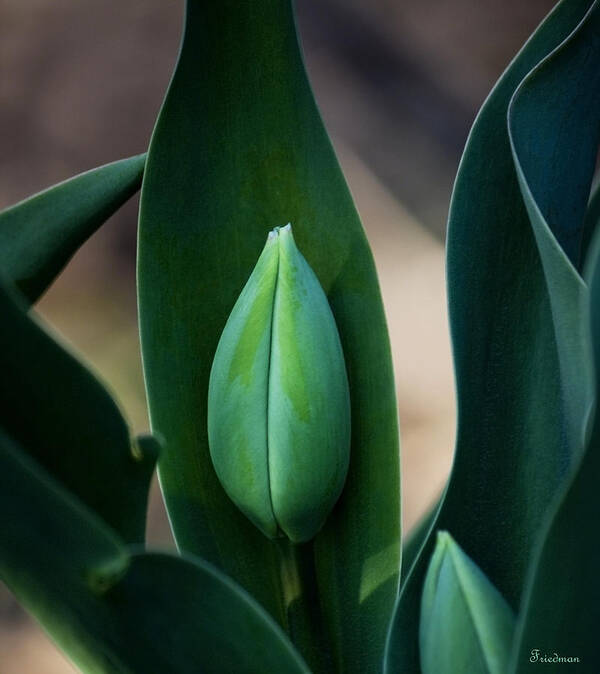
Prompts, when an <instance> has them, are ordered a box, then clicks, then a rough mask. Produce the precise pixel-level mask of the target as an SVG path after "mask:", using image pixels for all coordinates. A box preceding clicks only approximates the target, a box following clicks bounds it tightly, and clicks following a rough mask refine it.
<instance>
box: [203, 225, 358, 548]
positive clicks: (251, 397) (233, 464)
mask: <svg viewBox="0 0 600 674" xmlns="http://www.w3.org/2000/svg"><path fill="white" fill-rule="evenodd" d="M208 439H209V446H210V454H211V458H212V462H213V465H214V467H215V471H216V473H217V475H218V477H219V480H220V481H221V484H222V485H223V487H224V489H225V491H226V492H227V494H228V495H229V497H230V498H231V499H232V500H233V501H234V503H236V505H237V506H238V507H239V508H240V509H241V510H242V511H243V512H244V513H245V514H246V516H247V517H249V518H250V520H252V522H254V524H255V525H256V526H257V527H258V528H259V529H261V531H262V532H263V533H264V534H265V535H266V536H268V537H269V538H275V537H276V536H280V535H286V536H287V537H288V538H289V539H290V540H292V541H294V542H302V541H307V540H309V539H311V538H313V536H315V534H316V533H317V532H318V531H319V529H320V528H321V527H322V526H323V524H324V522H325V520H326V518H327V516H328V515H329V513H330V511H331V509H332V508H333V506H334V504H335V502H336V501H337V499H338V497H339V495H340V492H341V491H342V488H343V486H344V481H345V479H346V473H347V471H348V462H349V455H350V396H349V391H348V379H347V376H346V368H345V365H344V356H343V353H342V347H341V344H340V339H339V335H338V332H337V327H336V324H335V320H334V318H333V314H332V313H331V309H330V307H329V303H328V302H327V298H326V296H325V293H324V292H323V289H322V288H321V286H320V284H319V281H318V280H317V277H316V276H315V274H314V272H313V271H312V269H311V268H310V266H309V265H308V263H307V262H306V260H305V259H304V257H303V256H302V254H301V253H300V251H299V250H298V249H297V247H296V244H295V242H294V238H293V236H292V230H291V226H290V225H287V226H286V227H282V228H276V229H275V230H273V231H272V232H270V233H269V236H268V238H267V242H266V244H265V247H264V249H263V251H262V253H261V255H260V257H259V259H258V262H257V263H256V267H255V268H254V271H253V272H252V274H251V276H250V278H249V279H248V282H247V283H246V285H245V287H244V289H243V290H242V293H241V295H240V297H239V298H238V300H237V302H236V304H235V306H234V307H233V310H232V312H231V315H230V316H229V319H228V321H227V324H226V325H225V329H224V330H223V334H222V335H221V339H220V341H219V345H218V347H217V351H216V354H215V358H214V361H213V365H212V370H211V373H210V382H209V391H208Z"/></svg>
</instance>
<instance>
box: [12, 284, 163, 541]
mask: <svg viewBox="0 0 600 674" xmlns="http://www.w3.org/2000/svg"><path fill="white" fill-rule="evenodd" d="M0 316H1V320H2V330H0V370H1V371H2V379H3V383H2V386H0V427H1V428H4V429H5V431H6V432H7V433H8V434H9V435H10V436H11V437H12V438H14V440H15V441H17V442H19V443H20V444H21V445H22V446H23V447H27V448H28V449H29V450H30V451H31V454H32V456H33V458H35V459H36V460H37V461H39V463H40V464H41V465H42V466H44V468H45V469H46V470H47V471H48V472H49V473H51V474H52V475H53V476H54V477H55V478H56V479H57V480H58V481H59V482H61V483H63V484H64V486H65V487H66V488H67V489H68V490H70V491H71V492H73V493H74V494H76V495H77V496H78V497H79V498H80V499H81V500H82V501H83V502H84V503H85V504H86V505H87V506H88V507H90V508H91V509H92V510H93V511H94V512H95V513H96V514H97V515H98V516H100V517H101V518H103V519H104V521H105V522H106V523H107V524H108V525H110V526H111V527H112V528H113V529H114V530H115V531H117V532H118V533H119V534H120V535H121V536H122V537H123V538H124V539H125V540H126V541H128V542H142V541H143V540H144V535H145V526H146V505H147V498H148V487H149V484H150V479H151V477H152V473H153V471H154V465H155V462H156V459H157V455H158V450H157V446H156V441H154V440H142V441H141V443H140V442H138V443H136V444H133V445H132V442H131V439H130V436H129V429H128V427H127V424H126V422H125V420H124V419H123V416H122V415H121V412H120V411H119V409H118V407H117V405H116V403H115V402H114V400H113V399H112V398H111V397H110V395H109V394H108V392H107V391H106V390H105V389H104V387H103V386H102V385H101V384H100V383H99V382H98V381H97V380H96V378H95V377H94V376H93V375H92V374H91V372H89V371H88V370H87V368H85V367H84V365H83V364H81V363H80V362H79V361H77V360H76V359H75V358H74V357H73V356H71V355H70V354H69V353H68V352H67V351H65V350H64V349H63V348H61V346H59V344H58V343H57V342H55V341H54V340H53V339H52V338H51V337H50V336H49V335H48V334H47V333H46V332H45V331H44V329H43V328H42V327H41V325H40V324H39V323H38V322H37V321H36V320H35V319H34V318H33V317H31V316H29V315H27V307H26V306H25V305H24V304H23V303H22V302H21V300H20V299H19V298H17V297H16V295H15V296H14V297H12V296H11V295H10V294H9V292H8V291H6V290H5V289H3V288H2V287H1V286H0Z"/></svg>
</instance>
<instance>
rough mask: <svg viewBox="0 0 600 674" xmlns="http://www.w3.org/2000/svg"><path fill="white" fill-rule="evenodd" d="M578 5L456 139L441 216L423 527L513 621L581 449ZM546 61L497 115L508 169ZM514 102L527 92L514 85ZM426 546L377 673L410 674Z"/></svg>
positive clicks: (588, 129) (585, 26)
mask: <svg viewBox="0 0 600 674" xmlns="http://www.w3.org/2000/svg"><path fill="white" fill-rule="evenodd" d="M592 4H593V3H592V2H591V1H589V0H588V1H579V0H565V1H563V2H562V3H560V4H559V5H558V6H557V8H556V9H555V10H554V11H553V12H552V13H551V14H550V15H549V17H548V18H547V19H546V21H545V22H544V23H543V24H542V25H541V27H540V28H539V29H538V31H537V32H536V33H535V34H534V35H533V36H532V38H531V39H530V41H529V42H528V43H527V44H526V46H525V47H524V48H523V50H522V51H521V53H520V54H519V55H518V56H517V58H516V59H515V60H514V61H513V63H512V64H511V65H510V67H509V68H508V70H507V71H506V72H505V74H504V75H503V76H502V78H501V79H500V81H499V82H498V84H497V85H496V87H495V88H494V90H493V91H492V93H491V94H490V96H489V98H488V99H487V101H486V103H485V104H484V106H483V108H482V110H481V112H480V114H479V116H478V118H477V120H476V122H475V124H474V126H473V129H472V131H471V134H470V136H469V140H468V142H467V146H466V148H465V153H464V156H463V159H462V162H461V165H460V169H459V173H458V176H457V181H456V185H455V189H454V194H453V198H452V205H451V211H450V219H449V231H448V283H449V288H448V291H449V308H450V321H451V330H452V340H453V348H454V358H455V368H456V377H457V390H458V396H459V398H458V408H459V423H458V436H457V449H456V456H455V462H454V466H453V471H452V476H451V480H450V483H449V486H448V489H447V492H446V495H445V498H444V502H443V504H442V507H441V509H440V512H439V514H438V517H437V520H436V522H435V525H434V527H433V532H434V531H435V530H436V529H439V528H448V529H450V530H452V531H453V533H454V534H455V535H456V536H457V537H458V538H459V539H460V540H461V543H462V544H463V545H464V547H465V550H466V552H467V553H468V554H469V555H470V556H471V557H472V558H473V559H474V560H475V561H476V562H477V564H478V565H479V566H480V567H481V568H482V570H483V571H484V573H485V574H486V575H487V576H488V577H489V578H490V580H491V581H492V582H493V583H494V585H496V587H497V588H498V589H499V590H500V592H501V593H502V594H503V595H504V596H505V597H506V598H507V599H508V601H509V603H510V604H511V605H512V607H513V609H515V610H516V609H517V608H518V606H519V603H520V600H521V591H522V587H523V582H524V578H525V576H526V572H527V568H528V564H529V562H530V560H531V554H532V549H533V546H534V542H535V540H536V537H537V534H538V532H539V529H540V526H541V524H542V522H543V518H544V515H545V513H546V511H547V508H548V505H549V504H550V502H551V501H552V499H553V497H554V496H555V494H556V491H557V489H558V488H559V487H560V485H561V484H562V483H563V482H564V479H565V476H566V475H567V474H568V472H569V470H570V469H571V468H572V466H573V465H574V463H575V462H576V461H577V457H578V455H579V454H580V452H581V445H582V441H583V427H584V422H585V418H586V415H587V413H588V410H589V405H590V378H589V354H588V351H587V339H586V335H585V330H584V329H582V326H584V325H585V321H584V317H585V311H584V303H585V302H584V300H585V294H586V293H585V286H584V284H583V282H582V280H581V278H580V276H579V275H578V274H577V272H576V271H575V268H574V267H573V263H572V262H571V260H575V258H576V255H577V254H578V251H579V241H580V239H581V233H582V221H583V214H584V211H585V206H586V199H587V193H586V190H588V189H589V184H590V182H591V175H592V170H593V165H592V164H591V162H590V156H591V155H592V154H593V153H594V152H595V148H596V147H597V124H595V118H594V115H593V110H592V108H593V106H594V100H595V99H594V96H596V95H597V93H595V92H596V91H597V84H596V80H597V73H598V70H599V69H598V60H597V56H596V55H595V53H594V49H595V47H594V46H593V44H594V42H593V41H592V45H590V44H589V31H592V32H593V31H594V30H595V31H597V30H598V28H597V16H596V10H595V9H594V10H593V11H591V12H590V13H588V10H590V6H591V5H592ZM582 21H583V23H582V24H581V26H580V28H579V30H575V29H576V28H577V27H578V25H579V24H580V22H582ZM573 31H575V32H574V33H573V35H572V37H571V39H569V40H567V38H568V37H569V35H570V34H571V33H572V32H573ZM565 40H567V41H566V42H565V43H564V44H562V46H561V43H563V41H565ZM559 46H560V47H559ZM553 50H556V51H555V52H554V56H553V57H552V58H551V59H549V61H548V62H547V66H545V70H544V77H545V78H547V80H545V84H544V92H545V94H548V95H550V93H551V92H550V89H551V88H552V87H553V86H554V87H556V92H555V93H554V94H553V95H551V103H550V104H548V103H547V102H546V101H545V100H544V99H541V98H538V99H537V101H535V100H531V101H530V102H529V104H528V106H526V109H523V110H520V111H518V114H516V115H515V117H514V119H512V120H510V123H511V125H512V126H511V129H512V138H513V141H514V140H515V134H516V133H518V134H521V135H519V140H518V143H519V147H518V149H517V152H518V157H517V166H515V158H514V157H513V153H512V151H511V144H510V141H509V135H508V129H507V121H506V116H507V112H508V107H509V103H510V100H511V97H512V96H513V94H514V92H515V90H516V89H517V87H518V86H519V84H520V83H521V82H522V80H523V79H524V78H525V77H526V75H527V74H528V73H529V72H530V71H531V70H532V69H533V68H535V67H536V66H537V65H538V64H539V63H540V61H542V60H543V59H544V58H545V57H546V56H547V55H548V54H550V53H551V52H553ZM586 50H589V53H587V56H586ZM551 83H552V84H551ZM521 95H524V96H533V99H535V96H536V94H532V93H531V92H529V91H527V92H526V91H525V85H523V88H522V90H521ZM557 97H561V100H560V101H557ZM597 111H598V105H597V104H596V114H597ZM518 174H520V176H519V177H520V181H519V177H518ZM433 532H432V533H433ZM432 544H433V539H432V537H431V536H430V540H429V542H428V544H427V545H426V546H425V547H424V549H423V551H422V553H421V557H420V559H419V560H418V562H417V563H416V564H415V565H414V566H413V569H412V572H411V574H410V576H409V577H408V579H407V581H406V583H405V585H404V587H403V590H402V593H401V596H400V598H399V602H398V605H397V610H396V614H395V618H394V621H393V624H392V627H391V630H390V635H389V642H388V650H387V658H386V666H387V671H389V672H395V671H406V672H418V671H419V662H418V648H417V635H416V629H415V623H416V621H417V617H418V610H419V609H418V602H419V598H420V592H421V587H422V583H423V577H424V573H425V569H426V564H427V559H428V557H429V555H430V554H431V549H432Z"/></svg>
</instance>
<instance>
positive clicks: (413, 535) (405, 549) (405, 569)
mask: <svg viewBox="0 0 600 674" xmlns="http://www.w3.org/2000/svg"><path fill="white" fill-rule="evenodd" d="M440 501H441V499H439V500H438V501H436V502H435V503H434V504H433V506H431V507H430V509H429V510H428V511H427V512H425V514H424V515H423V516H422V517H421V519H420V520H419V521H418V522H417V523H416V524H415V525H414V527H413V528H412V529H411V530H410V531H409V532H408V534H407V536H406V538H405V539H404V541H403V542H402V574H401V575H402V579H401V584H403V583H404V581H405V580H406V578H407V576H408V574H409V572H410V569H411V567H412V565H413V563H414V562H415V560H416V559H417V558H418V556H419V552H420V550H421V547H422V545H423V544H424V543H425V540H426V539H427V536H428V534H429V530H430V528H431V526H432V524H433V522H434V521H435V517H436V515H437V511H438V509H439V506H440Z"/></svg>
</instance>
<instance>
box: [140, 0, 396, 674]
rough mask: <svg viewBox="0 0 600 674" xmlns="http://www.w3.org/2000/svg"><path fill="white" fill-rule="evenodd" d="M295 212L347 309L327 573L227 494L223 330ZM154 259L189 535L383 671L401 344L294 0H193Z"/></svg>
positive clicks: (160, 131) (161, 130) (357, 658)
mask: <svg viewBox="0 0 600 674" xmlns="http://www.w3.org/2000/svg"><path fill="white" fill-rule="evenodd" d="M288 222H291V223H292V226H293V228H294V234H295V237H296V240H297V243H298V247H299V249H300V250H301V251H302V253H303V255H304V256H305V257H306V259H307V261H308V263H309V264H310V266H311V267H312V269H313V270H314V271H315V273H316V275H317V277H318V279H319V282H320V283H321V285H322V287H323V288H324V290H325V293H326V294H327V296H328V299H329V302H330V305H331V307H332V310H333V313H334V317H335V320H336V323H337V326H338V330H339V332H340V337H341V342H342V347H343V350H344V356H345V360H346V366H347V370H348V377H349V384H350V397H351V406H352V410H351V414H352V420H353V421H352V443H351V457H350V468H349V473H348V479H347V482H346V486H345V489H344V492H343V494H342V497H341V499H340V501H339V502H338V504H337V506H336V507H335V509H334V511H333V513H332V515H331V516H330V518H329V520H328V522H327V523H326V525H325V528H324V529H323V531H322V532H321V533H320V534H319V536H318V537H317V538H316V540H315V542H314V544H310V545H309V547H308V549H305V550H302V551H299V554H298V555H296V558H297V559H301V560H303V561H302V565H303V566H305V565H307V564H308V565H309V566H313V565H314V569H313V571H314V572H313V571H310V572H309V573H308V574H306V575H307V576H308V577H310V578H312V581H311V584H312V585H313V586H314V587H313V589H312V590H311V589H310V588H308V587H307V586H306V585H305V584H303V583H302V582H301V581H299V580H294V579H296V578H297V575H295V574H292V576H291V577H290V575H289V574H288V573H287V572H286V567H285V564H284V562H283V561H282V558H281V555H280V553H279V551H278V548H277V547H276V546H275V545H273V544H272V543H269V542H268V541H265V540H264V537H263V536H262V535H261V534H260V533H259V532H258V531H256V530H255V527H254V526H253V525H252V524H251V523H249V522H248V521H246V518H245V517H244V516H243V515H242V514H241V513H240V512H238V510H237V508H236V506H235V505H233V503H231V502H230V500H229V499H228V497H227V496H226V494H225V492H224V491H223V489H222V487H221V485H220V484H219V482H218V480H217V478H216V475H215V473H214V470H213V467H212V464H211V462H210V456H209V452H208V444H207V430H206V406H207V390H208V377H209V372H210V368H211V364H212V360H213V356H214V353H215V349H216V347H217V343H218V340H219V337H220V334H221V332H222V330H223V328H224V326H225V322H226V320H227V317H228V315H229V313H230V312H231V309H232V308H233V305H234V303H235V301H236V299H237V297H238V296H239V294H240V291H241V290H242V288H243V286H244V284H245V282H246V281H247V279H248V277H249V275H250V273H251V271H252V269H253V267H254V265H255V264H256V260H257V259H258V256H259V254H260V251H261V250H262V247H263V244H264V240H265V236H266V234H267V232H268V231H269V230H271V229H273V228H274V227H275V226H278V225H285V224H286V223H288ZM138 264H139V267H138V280H139V303H140V323H141V335H142V350H143V357H144V369H145V376H146V384H147V390H148V399H149V405H150V411H151V419H152V427H153V429H154V430H155V431H157V432H158V433H159V434H160V435H161V436H163V437H164V438H165V440H166V449H165V453H164V455H163V456H162V458H161V461H160V465H159V471H160V478H161V484H162V487H163V491H164V494H165V499H166V502H167V506H168V509H169V514H170V518H171V522H172V524H173V528H174V532H175V536H176V538H177V542H178V544H179V545H180V547H181V548H182V549H184V550H187V551H191V552H194V553H197V554H199V555H201V556H203V557H205V558H206V559H208V560H209V561H211V562H212V563H214V564H215V565H217V566H219V567H220V568H221V569H224V570H225V571H226V572H227V573H228V574H230V575H231V576H232V577H233V578H235V579H236V580H237V581H238V582H239V583H240V584H241V585H242V586H243V587H245V588H246V589H247V590H248V591H249V592H250V593H251V594H252V595H254V596H255V597H256V598H257V599H258V600H259V601H260V602H261V603H262V604H263V606H265V607H266V608H267V609H268V610H269V611H270V612H271V613H272V615H274V616H275V617H276V619H277V620H279V621H280V622H281V623H282V624H284V625H286V624H287V625H288V626H289V627H290V629H291V630H294V631H295V637H296V638H297V640H298V641H302V640H303V637H302V634H300V632H304V628H294V627H293V626H292V623H294V622H295V618H294V614H296V613H301V612H302V611H304V610H307V611H309V612H310V613H311V621H310V622H311V624H313V625H315V627H314V628H313V629H315V630H316V631H317V632H319V633H320V634H322V635H323V637H324V638H325V639H326V641H328V642H329V646H328V648H327V650H328V651H330V652H331V653H332V655H333V660H334V663H335V666H336V667H338V668H339V669H341V668H345V669H344V671H347V672H354V671H356V672H358V671H360V672H369V671H376V670H377V669H378V668H379V667H380V665H381V652H382V649H383V643H384V640H385V630H386V626H387V623H388V622H389V617H390V615H391V610H392V605H393V602H394V598H395V595H396V589H397V584H398V573H399V555H400V523H399V459H398V439H397V422H396V414H397V413H396V402H395V393H394V383H393V375H392V370H391V360H390V352H389V344H388V337H387V331H386V326H385V320H384V315H383V310H382V305H381V299H380V293H379V288H378V284H377V280H376V276H375V268H374V265H373V260H372V257H371V253H370V251H369V248H368V245H367V242H366V240H365V236H364V233H363V231H362V228H361V225H360V222H359V220H358V217H357V214H356V211H355V209H354V206H353V204H352V200H351V197H350V195H349V192H348V189H347V186H346V184H345V182H344V179H343V176H342V174H341V172H340V169H339V166H338V164H337V161H336V158H335V155H334V153H333V151H332V148H331V145H330V142H329V139H328V137H327V134H326V132H325V130H324V127H323V124H322V122H321V120H320V117H319V114H318V111H317V109H316V107H315V103H314V100H313V96H312V93H311V90H310V87H309V84H308V82H307V78H306V73H305V70H304V67H303V64H302V60H301V55H300V50H299V47H298V44H297V38H296V34H295V27H294V18H293V13H292V8H291V3H290V1H289V0H258V1H257V2H253V3H251V4H246V3H238V2H233V0H226V1H225V2H220V3H205V2H200V0H189V2H188V3H187V13H186V29H185V36H184V41H183V45H182V51H181V55H180V59H179V62H178V65H177V69H176V72H175V74H174V77H173V80H172V83H171V86H170V89H169V92H168V95H167V98H166V101H165V103H164V106H163V109H162V111H161V114H160V117H159V120H158V123H157V126H156V129H155V131H154V135H153V139H152V143H151V146H150V150H149V156H148V163H147V168H146V173H145V177H144V184H143V187H142V203H141V215H140V230H139V262H138ZM282 575H283V579H282ZM303 575H305V574H304V573H302V572H301V573H300V576H303ZM311 591H314V592H316V593H317V598H316V599H315V600H312V599H310V598H309V597H308V595H307V593H309V592H311ZM303 607H304V608H303ZM321 610H322V613H323V615H322V616H321V617H322V624H321V623H320V622H319V616H318V615H315V613H318V612H319V611H321ZM313 636H314V635H313ZM307 641H313V639H312V637H311V638H309V639H307ZM309 664H311V665H312V664H313V662H311V663H309ZM332 667H334V665H331V664H330V665H324V668H325V669H328V670H329V671H331V669H332Z"/></svg>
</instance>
